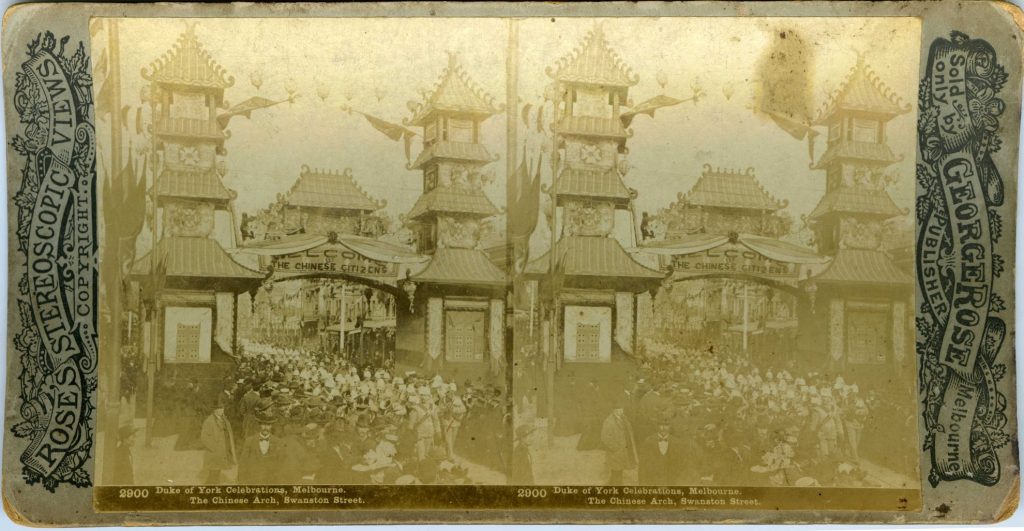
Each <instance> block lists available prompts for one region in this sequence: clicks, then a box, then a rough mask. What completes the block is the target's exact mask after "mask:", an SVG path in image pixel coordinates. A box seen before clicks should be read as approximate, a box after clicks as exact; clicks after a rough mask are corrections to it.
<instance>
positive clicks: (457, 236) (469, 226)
mask: <svg viewBox="0 0 1024 531" xmlns="http://www.w3.org/2000/svg"><path fill="white" fill-rule="evenodd" d="M438 229H439V230H438V232H439V237H440V241H439V246H440V247H447V248H454V249H473V248H475V247H476V246H477V243H478V242H479V241H480V233H481V227H480V222H479V221H477V220H475V219H470V218H457V217H452V216H441V217H439V218H438Z"/></svg>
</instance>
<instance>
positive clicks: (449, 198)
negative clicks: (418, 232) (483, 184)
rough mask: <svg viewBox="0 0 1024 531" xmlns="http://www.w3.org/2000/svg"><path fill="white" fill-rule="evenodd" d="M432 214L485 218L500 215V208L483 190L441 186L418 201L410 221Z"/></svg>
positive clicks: (413, 207)
mask: <svg viewBox="0 0 1024 531" xmlns="http://www.w3.org/2000/svg"><path fill="white" fill-rule="evenodd" d="M430 213H435V214H439V213H446V214H465V215H470V216H473V217H482V218H485V217H490V216H494V215H496V214H498V208H497V207H495V206H494V203H492V202H491V200H490V199H488V198H487V194H485V193H484V192H483V190H479V189H473V188H453V187H451V186H440V187H437V188H434V189H433V190H431V191H429V192H427V193H425V194H423V195H421V196H420V198H419V199H417V200H416V204H414V205H413V206H412V209H411V210H409V219H418V218H421V217H423V216H426V215H427V214H430Z"/></svg>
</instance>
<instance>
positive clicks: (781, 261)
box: [635, 233, 828, 295]
mask: <svg viewBox="0 0 1024 531" xmlns="http://www.w3.org/2000/svg"><path fill="white" fill-rule="evenodd" d="M635 252H637V253H642V254H648V255H654V256H657V257H658V259H659V263H660V265H661V268H662V269H663V270H665V271H667V272H669V277H668V280H669V281H672V282H680V281H686V280H697V279H710V278H734V279H738V280H746V281H750V282H757V283H760V284H765V285H767V286H770V287H773V288H777V289H780V290H783V291H787V292H790V293H794V294H797V295H803V289H801V286H800V281H801V280H803V279H806V278H808V276H810V275H811V273H812V272H813V271H816V270H818V269H820V268H821V267H822V266H823V265H825V264H826V263H827V262H828V258H826V257H823V256H821V255H819V254H817V253H816V252H814V251H813V250H811V249H809V248H806V247H803V246H800V245H796V244H793V243H789V242H785V241H782V240H776V239H774V238H768V237H764V236H756V235H753V234H737V233H733V234H730V235H728V236H725V235H717V234H697V235H694V236H692V237H688V238H686V239H681V240H670V241H662V242H654V243H651V244H649V245H645V246H643V247H640V248H637V249H635Z"/></svg>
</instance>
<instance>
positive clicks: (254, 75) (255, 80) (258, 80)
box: [249, 70, 263, 91]
mask: <svg viewBox="0 0 1024 531" xmlns="http://www.w3.org/2000/svg"><path fill="white" fill-rule="evenodd" d="M249 83H251V84H252V86H254V87H256V90H257V91H259V90H260V87H261V86H263V72H261V71H260V70H253V71H252V72H250V73H249Z"/></svg>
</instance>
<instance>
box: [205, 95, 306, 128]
mask: <svg viewBox="0 0 1024 531" xmlns="http://www.w3.org/2000/svg"><path fill="white" fill-rule="evenodd" d="M294 98H295V96H291V97H288V98H285V99H283V100H270V99H267V98H264V97H261V96H253V97H251V98H249V99H247V100H245V101H243V102H242V103H239V104H238V105H235V106H233V107H231V108H230V109H228V110H227V112H225V113H222V114H219V115H217V124H218V125H220V126H221V127H222V128H223V127H227V126H228V122H230V121H231V119H232V118H234V117H235V116H245V117H246V118H250V119H251V118H252V111H255V110H258V109H266V108H267V107H273V106H274V105H278V104H280V103H284V102H286V101H291V100H293V99H294Z"/></svg>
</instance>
